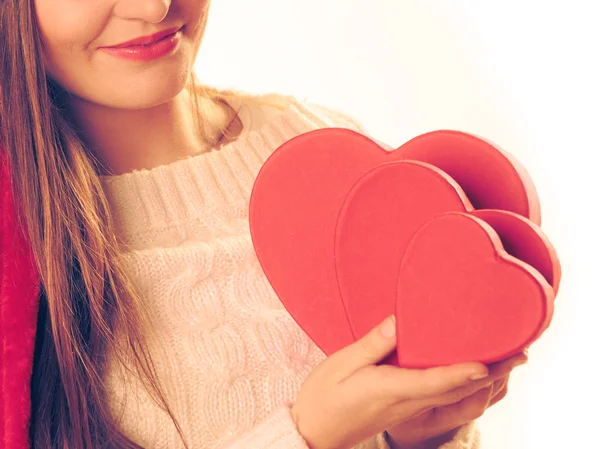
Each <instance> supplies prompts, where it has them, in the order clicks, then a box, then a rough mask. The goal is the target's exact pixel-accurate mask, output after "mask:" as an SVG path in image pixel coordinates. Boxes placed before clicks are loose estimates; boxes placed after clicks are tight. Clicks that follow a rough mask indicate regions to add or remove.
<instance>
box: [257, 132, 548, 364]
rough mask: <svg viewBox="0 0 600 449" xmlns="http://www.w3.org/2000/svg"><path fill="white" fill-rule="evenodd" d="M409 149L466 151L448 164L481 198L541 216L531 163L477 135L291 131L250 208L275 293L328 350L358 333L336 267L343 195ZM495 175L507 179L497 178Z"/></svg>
mask: <svg viewBox="0 0 600 449" xmlns="http://www.w3.org/2000/svg"><path fill="white" fill-rule="evenodd" d="M434 147H435V148H437V153H436V150H435V148H434ZM404 151H406V154H405V153H404ZM407 154H410V155H411V159H419V157H421V156H422V158H424V159H425V158H427V159H428V160H427V161H426V162H430V163H433V164H434V165H435V160H433V159H435V156H436V154H437V156H439V158H440V160H441V164H443V163H444V161H452V159H453V158H463V159H464V163H462V164H458V165H457V164H454V165H452V164H450V165H452V166H449V167H447V170H448V171H452V174H451V176H452V177H456V178H460V179H462V181H461V182H464V183H465V185H468V186H469V189H470V192H469V195H470V194H473V195H475V196H477V198H478V201H479V203H478V204H477V206H478V207H481V208H496V209H499V208H503V209H505V210H508V211H512V212H514V213H516V214H519V215H522V216H523V217H525V218H528V219H531V220H533V221H535V220H537V221H539V213H538V212H539V207H537V206H536V204H537V196H536V195H535V191H534V190H532V183H531V182H530V181H529V178H528V177H527V176H526V174H525V173H524V172H523V170H522V169H521V168H519V167H516V166H515V165H513V164H512V163H510V159H509V158H507V157H506V154H505V153H503V152H501V151H499V150H498V149H497V148H496V147H494V146H493V145H491V144H490V143H489V142H486V141H484V140H483V139H479V138H477V137H475V136H471V135H468V134H465V133H460V132H456V131H436V132H432V133H428V134H426V135H423V136H419V137H418V138H415V139H413V140H411V141H409V142H407V143H406V144H404V145H403V146H401V147H400V148H399V149H398V150H394V151H386V150H385V149H383V148H382V147H381V146H380V145H378V144H377V143H375V142H374V141H373V140H371V139H370V138H368V137H366V136H363V135H361V134H359V133H356V132H354V131H351V130H347V129H341V128H327V129H320V130H316V131H311V132H308V133H305V134H302V135H299V136H297V137H295V138H293V139H291V140H289V141H287V142H286V143H284V144H283V145H281V146H280V147H279V148H278V149H277V150H276V151H275V152H274V153H273V154H272V155H271V156H270V157H269V158H268V160H267V161H266V162H265V163H264V165H263V167H262V168H261V170H260V172H259V174H258V176H257V179H256V181H255V184H254V187H253V190H252V194H251V199H250V209H249V219H250V231H251V236H252V242H253V245H254V248H255V251H256V254H257V256H258V260H259V262H260V264H261V267H262V269H263V271H264V273H265V275H266V277H267V279H268V280H269V282H270V284H271V285H272V287H273V289H274V291H275V293H276V294H277V295H278V297H279V298H280V300H281V301H282V303H283V304H284V306H285V307H286V308H287V310H288V311H289V312H290V314H291V315H292V317H293V318H294V319H295V321H296V322H298V323H299V324H300V326H301V327H302V328H303V330H304V331H305V332H306V333H307V334H308V335H309V337H310V338H311V339H312V340H313V341H314V342H315V343H316V344H317V345H318V346H319V347H320V348H321V349H322V350H323V351H324V352H325V353H326V354H331V353H333V352H335V351H337V350H338V349H340V348H342V347H344V346H346V345H348V344H350V343H352V342H353V341H354V340H355V337H354V335H353V333H352V331H351V328H350V326H349V324H348V321H347V318H346V311H345V309H344V305H343V302H342V298H341V295H340V292H339V289H338V282H337V276H336V268H335V257H334V244H335V230H336V224H337V221H338V218H339V214H340V210H341V208H342V205H343V203H344V201H345V199H346V196H347V195H348V192H349V191H350V190H351V188H352V187H353V186H354V184H355V183H356V182H357V181H358V180H359V178H360V177H361V176H363V175H364V174H365V173H367V172H368V171H369V170H371V169H373V168H375V167H377V166H379V165H381V164H383V163H387V162H393V161H400V160H404V159H406V158H407ZM450 154H451V155H453V156H452V157H450V156H449V155H450ZM474 155H476V156H477V157H474ZM470 157H471V158H473V160H472V161H471V162H472V163H469V158H470ZM432 158H433V159H432ZM507 161H508V163H507ZM477 164H479V166H478V165H477ZM490 178H493V179H495V180H498V182H493V183H490V182H489V179H490ZM500 180H501V181H502V182H500ZM477 186H481V189H482V191H483V193H482V192H480V191H479V189H478V187H477Z"/></svg>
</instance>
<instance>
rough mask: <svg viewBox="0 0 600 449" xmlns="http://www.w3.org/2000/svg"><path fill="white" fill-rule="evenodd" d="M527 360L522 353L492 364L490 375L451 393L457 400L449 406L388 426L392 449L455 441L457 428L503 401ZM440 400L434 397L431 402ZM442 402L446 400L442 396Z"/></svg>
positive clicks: (423, 448)
mask: <svg viewBox="0 0 600 449" xmlns="http://www.w3.org/2000/svg"><path fill="white" fill-rule="evenodd" d="M526 362H527V355H526V354H525V353H519V354H517V355H515V356H513V357H511V358H509V359H506V360H504V361H502V362H498V363H496V364H493V365H490V366H489V370H490V375H489V376H488V377H487V378H485V379H482V380H478V381H477V382H475V383H474V384H473V385H472V387H473V388H476V389H477V390H476V391H475V392H474V393H473V392H472V389H471V388H466V387H462V388H458V389H457V390H456V391H453V392H451V393H448V394H452V395H455V398H456V399H458V400H456V401H455V402H453V403H451V404H448V405H441V406H433V407H430V408H428V409H427V410H425V411H424V412H423V413H421V414H420V415H418V416H415V417H413V418H412V419H410V420H407V421H404V422H403V423H401V424H399V425H397V426H394V427H393V428H391V429H388V431H387V433H388V436H389V438H388V439H389V440H390V441H389V443H390V446H391V447H392V448H393V449H428V448H437V447H439V446H441V445H442V444H444V443H445V442H448V441H450V440H452V438H453V437H454V435H455V434H456V431H457V430H458V428H459V427H460V426H462V425H464V424H466V423H468V422H469V421H473V420H475V419H477V418H479V417H481V416H482V415H483V413H484V412H485V410H487V409H488V408H489V407H491V406H492V405H494V404H496V403H498V402H499V401H500V400H502V399H503V398H504V397H505V396H506V394H507V392H508V378H509V375H510V372H511V371H512V369H514V368H515V367H516V366H518V365H521V364H523V363H526ZM436 400H438V399H437V398H431V401H432V403H435V401H436ZM439 400H440V401H441V402H442V403H445V404H447V399H446V398H442V397H440V398H439Z"/></svg>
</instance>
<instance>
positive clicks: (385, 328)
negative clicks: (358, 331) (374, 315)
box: [329, 315, 396, 377]
mask: <svg viewBox="0 0 600 449" xmlns="http://www.w3.org/2000/svg"><path fill="white" fill-rule="evenodd" d="M395 347H396V320H395V317H394V316H393V315H392V316H389V317H387V318H386V319H385V320H383V321H382V322H381V323H380V324H379V325H378V326H376V327H375V328H373V329H372V330H371V331H369V332H368V333H367V334H366V335H365V336H363V337H362V338H361V339H359V340H357V341H356V342H354V343H352V344H351V345H348V346H346V347H345V348H343V349H341V350H339V351H338V352H336V353H335V354H332V355H331V356H330V357H329V360H331V362H330V364H331V366H333V365H336V368H337V369H338V370H339V373H340V374H341V375H343V377H347V376H348V375H350V374H352V373H354V372H356V371H357V370H359V369H360V368H363V367H365V366H367V365H374V364H376V363H377V362H379V361H381V360H383V359H384V358H385V357H386V356H387V355H389V354H390V353H391V352H392V351H393V350H394V348H395Z"/></svg>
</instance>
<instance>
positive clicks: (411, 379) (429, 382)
mask: <svg viewBox="0 0 600 449" xmlns="http://www.w3.org/2000/svg"><path fill="white" fill-rule="evenodd" d="M377 369H378V370H379V371H380V374H381V377H380V385H379V386H378V389H380V390H384V391H385V392H386V394H388V395H390V396H392V397H394V398H395V399H396V400H398V401H401V400H410V399H422V398H426V397H436V396H439V395H442V394H444V393H447V392H448V391H452V390H454V389H456V388H459V387H461V386H464V385H466V384H468V383H470V382H473V381H472V380H471V378H472V377H473V376H474V375H482V374H486V373H487V368H486V366H485V365H483V364H479V363H462V364H456V365H450V366H441V367H436V368H429V369H424V370H416V369H404V368H398V367H394V366H386V365H382V366H379V367H377Z"/></svg>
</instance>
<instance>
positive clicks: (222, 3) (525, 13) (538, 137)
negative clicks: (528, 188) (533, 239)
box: [196, 0, 600, 449]
mask: <svg viewBox="0 0 600 449" xmlns="http://www.w3.org/2000/svg"><path fill="white" fill-rule="evenodd" d="M596 9H597V4H596V2H593V1H591V0H589V1H580V0H572V1H570V2H568V3H567V2H566V1H556V2H542V1H541V0H522V1H517V0H501V1H491V0H479V1H477V0H452V1H441V0H438V1H435V0H303V1H289V0H253V1H243V0H214V1H213V5H212V10H211V17H210V19H209V25H208V29H207V32H206V35H205V40H204V44H203V47H202V49H201V51H200V55H199V57H198V63H197V66H196V69H197V72H198V74H199V76H200V79H201V81H202V82H205V83H209V84H213V85H217V86H220V87H237V88H241V89H244V90H250V91H255V92H273V91H279V92H283V93H288V94H294V95H296V96H298V97H300V98H305V99H308V100H310V101H313V102H317V103H321V104H324V105H327V106H330V107H335V108H338V109H340V110H342V111H345V112H346V113H349V114H351V115H353V116H354V117H356V118H357V119H358V120H360V121H361V122H362V123H363V124H364V125H365V126H366V128H367V129H368V130H369V132H370V134H371V135H372V136H373V137H375V138H376V139H378V140H382V141H386V142H387V143H389V144H391V145H394V146H399V145H400V144H402V143H403V142H404V141H406V140H408V139H410V138H412V137H414V136H416V135H418V134H420V133H423V132H427V131H430V130H433V129H439V128H454V129H460V130H463V131H468V132H473V133H476V134H479V135H482V136H484V137H486V138H487V139H490V140H492V141H494V142H496V143H497V144H499V145H500V146H501V147H503V148H504V149H505V150H507V151H509V152H511V153H512V154H513V155H515V156H517V158H518V159H520V161H521V162H522V163H523V164H524V165H525V166H526V167H527V169H528V170H529V172H530V174H531V176H532V177H533V179H534V181H535V183H536V186H537V188H538V193H539V195H540V198H541V203H542V214H543V225H542V227H543V229H544V230H545V232H546V233H547V235H548V236H549V237H550V239H551V240H552V241H553V243H554V245H555V246H556V248H557V250H558V252H559V255H560V258H561V261H562V265H563V282H562V284H561V290H560V293H559V296H558V298H557V303H556V313H555V317H554V320H553V323H552V326H551V328H550V329H549V330H548V331H547V332H546V333H545V334H544V336H543V337H542V339H541V340H539V341H538V342H536V343H535V344H534V345H533V346H532V348H531V350H530V362H529V364H528V365H526V366H524V367H522V368H518V369H517V371H515V373H514V375H513V376H512V380H511V384H510V392H509V395H508V396H507V398H506V399H504V401H502V402H501V403H499V404H498V405H496V406H494V407H493V408H492V409H490V410H489V411H488V412H487V413H486V415H485V416H484V417H483V418H482V419H481V428H482V431H483V436H484V443H485V444H484V448H486V449H507V448H511V449H538V448H540V449H542V448H584V447H585V448H588V447H600V441H599V440H600V438H599V437H598V432H597V428H598V425H599V421H600V412H599V411H598V410H599V408H598V402H599V401H600V387H599V385H600V376H599V374H598V371H597V366H598V363H597V361H596V360H597V357H598V356H599V355H600V351H599V349H598V347H599V346H600V331H599V330H598V328H599V327H600V326H598V324H597V322H596V321H597V320H598V315H599V314H600V306H599V304H598V303H599V300H600V294H599V293H598V288H597V286H598V282H599V278H600V273H599V271H600V270H599V268H600V264H599V263H598V256H599V255H600V245H599V239H598V235H599V234H600V230H598V225H599V222H598V219H597V218H595V217H597V216H598V213H597V207H598V193H600V187H599V185H600V184H599V182H600V181H599V179H598V178H600V170H599V168H598V167H599V165H598V164H599V162H600V158H599V156H598V155H599V154H600V145H599V143H598V130H599V126H598V123H599V119H600V112H599V106H598V105H599V103H600V90H599V88H598V84H597V83H598V81H599V80H600V69H599V67H600V61H599V58H600V49H599V46H600V31H599V30H600V26H599V23H600V21H599V15H598V13H597V12H596Z"/></svg>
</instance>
